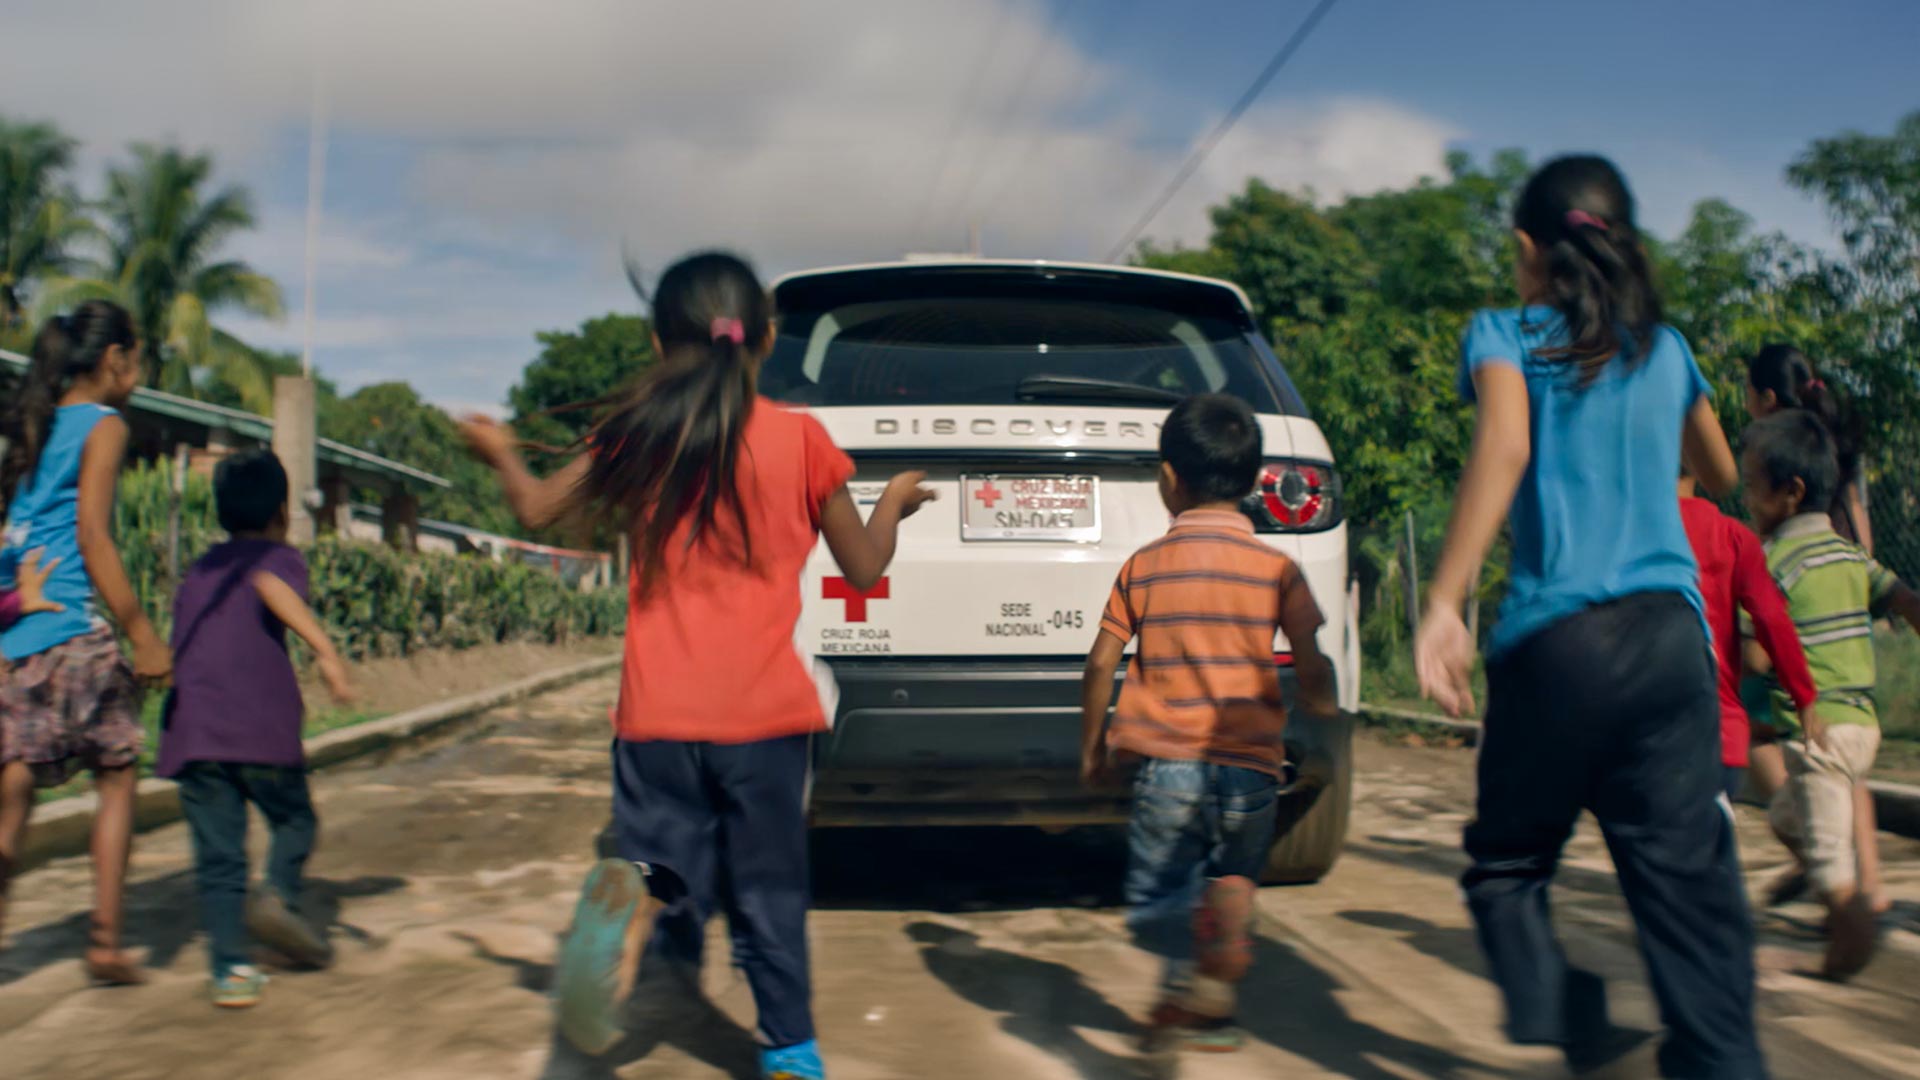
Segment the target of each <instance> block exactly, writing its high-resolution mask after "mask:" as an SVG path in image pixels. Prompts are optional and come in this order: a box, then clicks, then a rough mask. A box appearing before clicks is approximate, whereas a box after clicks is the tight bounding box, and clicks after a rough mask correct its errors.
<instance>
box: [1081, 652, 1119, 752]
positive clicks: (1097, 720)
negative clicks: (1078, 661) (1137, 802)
mask: <svg viewBox="0 0 1920 1080" xmlns="http://www.w3.org/2000/svg"><path fill="white" fill-rule="evenodd" d="M1126 648H1127V643H1126V642H1124V641H1121V640H1120V639H1119V638H1117V637H1115V636H1113V635H1112V634H1109V633H1106V632H1104V631H1103V632H1101V633H1100V635H1099V636H1098V637H1096V638H1095V639H1094V642H1093V651H1092V652H1090V653H1088V654H1087V668H1086V671H1085V672H1084V673H1082V675H1081V676H1080V779H1081V781H1082V782H1083V783H1085V784H1087V785H1088V786H1092V785H1095V784H1098V783H1099V782H1100V781H1101V780H1102V779H1103V777H1104V774H1105V771H1106V763H1107V754H1106V745H1105V744H1106V737H1107V709H1108V707H1109V706H1111V705H1112V704H1113V675H1114V672H1116V671H1119V670H1120V660H1121V657H1122V654H1123V653H1125V651H1126Z"/></svg>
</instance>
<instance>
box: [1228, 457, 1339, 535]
mask: <svg viewBox="0 0 1920 1080" xmlns="http://www.w3.org/2000/svg"><path fill="white" fill-rule="evenodd" d="M1240 509H1241V510H1242V511H1243V512H1245V514H1246V515H1247V517H1249V518H1251V519H1252V520H1253V531H1255V532H1263V533H1309V532H1323V531H1325V530H1327V529H1331V528H1333V527H1334V526H1335V525H1338V524H1340V512H1341V507H1340V476H1339V474H1338V473H1336V472H1334V471H1333V466H1331V465H1329V464H1327V463H1325V462H1321V461H1274V462H1269V463H1268V464H1267V466H1266V468H1264V469H1262V470H1261V471H1260V484H1259V486H1258V487H1256V488H1254V490H1253V494H1252V495H1249V496H1247V498H1246V499H1245V500H1244V501H1243V502H1241V504H1240Z"/></svg>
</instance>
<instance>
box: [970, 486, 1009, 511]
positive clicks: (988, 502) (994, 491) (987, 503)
mask: <svg viewBox="0 0 1920 1080" xmlns="http://www.w3.org/2000/svg"><path fill="white" fill-rule="evenodd" d="M1006 495H1007V493H1006V492H1004V491H1001V490H1000V489H999V488H997V487H994V486H993V481H992V480H985V481H982V482H981V484H980V486H979V487H978V488H976V489H975V490H974V493H973V497H974V498H976V499H979V500H980V505H981V506H984V507H986V508H987V509H989V510H991V509H993V504H994V503H997V502H999V501H1000V500H1001V499H1004V498H1006Z"/></svg>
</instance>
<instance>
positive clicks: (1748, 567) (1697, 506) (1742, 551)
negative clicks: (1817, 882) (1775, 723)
mask: <svg viewBox="0 0 1920 1080" xmlns="http://www.w3.org/2000/svg"><path fill="white" fill-rule="evenodd" d="M1680 519H1681V520H1682V521H1683V522H1685V523H1686V526H1687V540H1688V542H1690V543H1691V544H1692V545H1693V557H1694V559H1695V560H1696V561H1697V562H1699V564H1700V595H1701V597H1702V598H1704V599H1705V600H1706V603H1707V624H1708V625H1709V626H1711V627H1712V628H1713V647H1714V652H1715V653H1716V654H1717V655H1718V658H1719V661H1720V761H1721V763H1723V764H1726V765H1733V766H1745V765H1746V764H1747V744H1748V742H1749V741H1750V739H1751V737H1752V727H1751V723H1750V721H1748V719H1747V710H1746V707H1745V706H1744V705H1742V704H1741V703H1740V667H1741V663H1740V609H1741V608H1745V609H1746V611H1747V614H1748V615H1750V616H1752V618H1753V631H1754V637H1755V639H1757V640H1758V641H1759V642H1760V645H1761V647H1762V648H1764V649H1766V650H1767V655H1768V656H1769V657H1771V658H1772V659H1773V668H1774V673H1775V675H1776V676H1777V677H1778V678H1779V680H1780V685H1781V686H1782V687H1784V688H1785V689H1786V691H1787V694H1788V696H1789V697H1791V698H1793V702H1794V704H1795V705H1796V706H1803V707H1804V706H1805V705H1807V704H1808V703H1810V702H1812V701H1813V698H1814V689H1813V675H1812V673H1811V672H1809V671H1808V670H1807V657H1806V653H1804V652H1803V651H1802V650H1801V648H1800V634H1799V632H1798V631H1797V630H1795V629H1794V626H1793V616H1791V615H1789V614H1788V613H1787V600H1786V597H1784V596H1781V595H1780V586H1778V585H1776V584H1775V583H1774V580H1773V575H1772V574H1769V573H1768V572H1767V555H1766V552H1765V551H1764V550H1763V549H1762V548H1761V547H1760V538H1759V537H1757V536H1755V535H1753V530H1752V529H1749V528H1747V527H1746V526H1745V525H1742V524H1740V523H1739V522H1737V521H1735V520H1733V519H1732V518H1730V517H1728V516H1727V515H1725V514H1723V513H1721V512H1720V508H1719V507H1717V506H1715V505H1713V503H1711V502H1708V501H1707V500H1706V499H1681V500H1680Z"/></svg>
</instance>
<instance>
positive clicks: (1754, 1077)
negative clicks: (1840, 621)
mask: <svg viewBox="0 0 1920 1080" xmlns="http://www.w3.org/2000/svg"><path fill="white" fill-rule="evenodd" d="M1514 232H1515V239H1516V241H1517V247H1518V251H1519V259H1518V266H1517V270H1518V275H1517V276H1518V279H1519V280H1518V285H1519V289H1518V291H1519V293H1520V299H1521V302H1522V306H1520V307H1518V308H1512V309H1508V310H1502V311H1484V312H1481V313H1480V314H1479V315H1477V316H1476V317H1475V318H1474V320H1473V324H1472V326H1471V327H1469V328H1468V330H1467V334H1466V339H1465V342H1464V345H1463V347H1462V350H1461V390H1462V392H1463V393H1464V394H1465V396H1466V398H1467V400H1468V401H1470V402H1472V403H1473V404H1474V406H1475V408H1476V410H1477V412H1478V417H1477V419H1476V426H1475V431H1474V440H1473V449H1472V452H1471V454H1470V455H1469V457H1468V460H1467V466H1466V470H1465V473H1464V474H1463V475H1462V477H1461V480H1460V489H1459V493H1458V495H1457V496H1456V499H1455V503H1454V512H1453V520H1452V522H1451V523H1450V524H1449V526H1448V529H1447V542H1446V548H1445V551H1444V552H1443V554H1442V556H1441V559H1440V564H1439V566H1438V567H1437V568H1436V571H1435V574H1434V580H1433V585H1432V587H1431V588H1430V590H1429V592H1428V610H1427V612H1426V614H1425V616H1424V617H1423V619H1422V621H1421V626H1420V632H1419V634H1418V636H1417V639H1416V642H1415V657H1416V662H1417V665H1418V668H1419V672H1420V682H1421V687H1422V689H1423V690H1424V691H1425V692H1426V693H1427V694H1428V695H1429V696H1431V697H1433V698H1435V699H1436V700H1438V701H1439V702H1440V704H1441V705H1442V706H1443V707H1445V708H1446V709H1447V710H1448V711H1449V712H1452V713H1453V714H1454V715H1456V716H1457V715H1460V714H1461V713H1463V712H1466V711H1468V710H1471V709H1472V708H1473V706H1474V702H1473V694H1472V690H1471V687H1472V681H1471V675H1472V671H1473V664H1474V654H1475V652H1476V650H1477V643H1476V642H1475V641H1474V640H1473V638H1472V637H1471V636H1470V635H1469V634H1468V632H1467V628H1466V624H1465V621H1464V620H1463V618H1462V615H1461V608H1462V605H1463V603H1464V602H1465V601H1466V599H1467V590H1468V588H1469V585H1470V583H1471V582H1472V580H1473V579H1474V576H1475V570H1476V569H1477V568H1478V567H1479V565H1480V563H1481V562H1482V561H1483V560H1484V559H1485V558H1486V556H1487V552H1488V550H1489V548H1490V547H1491V546H1492V544H1493V540H1494V538H1495V536H1496V535H1497V534H1498V533H1499V531H1500V527H1501V525H1502V523H1510V524H1511V526H1512V538H1513V544H1512V559H1511V563H1510V567H1509V570H1510V581H1511V585H1510V588H1509V590H1508V594H1507V599H1506V603H1505V604H1504V605H1503V606H1502V607H1501V612H1500V619H1499V623H1498V625H1496V626H1495V628H1494V631H1493V635H1492V638H1491V641H1490V643H1489V647H1488V656H1487V688H1488V702H1487V712H1486V716H1485V719H1484V720H1483V722H1482V727H1481V736H1480V744H1479V746H1480V754H1479V759H1478V763H1477V774H1478V785H1479V793H1478V797H1477V800H1476V803H1475V808H1474V819H1473V821H1472V822H1471V823H1469V824H1468V826H1467V828H1466V835H1465V845H1464V846H1465V848H1466V852H1467V855H1468V857H1469V859H1470V860H1471V864H1470V866H1469V867H1468V869H1467V871H1466V873H1465V874H1464V875H1463V876H1462V878H1461V885H1462V888H1463V890H1464V892H1465V894H1466V898H1467V906H1468V908H1469V910H1470V911H1471V912H1472V914H1473V918H1474V922H1475V924H1476V926H1477V928H1478V938H1479V941H1480V944H1481V946H1482V948H1483V949H1484V950H1485V952H1486V954H1487V961H1488V967H1489V968H1490V970H1491V971H1492V974H1493V977H1494V981H1495V982H1496V983H1498V984H1499V986H1500V989H1501V992H1502V995H1503V996H1504V998H1505V1000H1506V1005H1507V1033H1508V1035H1509V1036H1510V1037H1511V1038H1512V1039H1513V1040H1514V1041H1516V1042H1520V1043H1528V1044H1540V1045H1551V1046H1557V1047H1560V1048H1561V1049H1562V1050H1563V1051H1564V1052H1565V1054H1566V1057H1567V1063H1568V1064H1569V1065H1570V1066H1571V1067H1572V1069H1573V1071H1574V1072H1575V1073H1584V1072H1588V1071H1592V1070H1595V1069H1598V1068H1601V1067H1603V1066H1606V1065H1609V1064H1612V1063H1614V1062H1615V1061H1616V1060H1618V1059H1619V1058H1620V1057H1622V1056H1623V1055H1624V1054H1626V1053H1628V1052H1631V1050H1632V1049H1633V1047H1634V1046H1635V1045H1636V1038H1635V1033H1632V1032H1627V1031H1623V1030H1621V1029H1619V1028H1616V1027H1614V1026H1613V1025H1612V1024H1611V1022H1610V1021H1609V1020H1608V1019H1607V1007H1606V983H1605V981H1604V980H1603V979H1602V978H1601V977H1600V976H1598V975H1595V974H1592V973H1589V972H1583V971H1579V970H1576V969H1574V968H1572V967H1571V966H1569V964H1568V963H1567V957H1566V954H1565V953H1564V952H1563V951H1562V950H1561V949H1560V947H1559V944H1558V943H1557V942H1556V941H1555V940H1554V932H1553V924H1552V919H1551V916H1550V913H1549V907H1548V903H1547V890H1548V886H1549V885H1550V884H1551V882H1552V880H1553V876H1554V872H1555V870H1556V869H1557V867H1558V865H1559V860H1560V851H1561V847H1562V846H1563V845H1564V844H1565V843H1566V840H1567V838H1568V836H1569V835H1570V834H1571V833H1572V831H1573V827H1574V823H1575V822H1576V821H1577V820H1578V819H1579V817H1580V815H1581V814H1582V813H1583V812H1591V813H1592V814H1593V816H1594V817H1595V818H1597V819H1598V820H1599V823H1600V828H1601V831H1602V832H1603V833H1605V835H1606V839H1607V845H1608V847H1609V849H1610V850H1611V852H1612V854H1613V859H1614V865H1615V866H1616V867H1617V869H1618V871H1619V874H1620V885H1621V891H1622V892H1623V893H1624V894H1625V895H1626V899H1627V904H1628V908H1629V910H1631V912H1632V913H1633V916H1634V921H1635V924H1636V927H1637V929H1638V930H1639V931H1640V936H1641V951H1642V954H1643V955H1644V956H1645V958H1646V968H1647V974H1648V977H1649V979H1650V980H1651V982H1652V983H1653V990H1654V995H1655V996H1656V997H1657V998H1658V999H1659V1003H1660V1015H1661V1017H1662V1018H1663V1019H1664V1020H1665V1021H1666V1023H1667V1026H1668V1031H1667V1035H1666V1039H1665V1041H1664V1042H1663V1044H1662V1045H1661V1048H1660V1067H1659V1073H1660V1075H1662V1076H1690V1077H1703V1078H1704V1077H1714V1078H1726V1080H1734V1078H1739V1080H1763V1078H1764V1077H1765V1076H1766V1064H1765V1062H1764V1060H1763V1059H1762V1057H1761V1053H1760V1046H1759V1041H1758V1039H1757V1037H1756V1034H1755V1030H1754V1023H1753V927H1752V923H1751V921H1750V916H1749V914H1748V910H1747V899H1746V891H1745V886H1744V883H1743V881H1742V880H1741V877H1740V867H1739V861H1738V852H1737V850H1736V849H1735V846H1734V839H1733V830H1732V827H1731V821H1730V819H1729V816H1728V814H1727V812H1726V809H1725V804H1724V797H1723V796H1722V795H1721V791H1720V788H1721V774H1720V741H1719V720H1720V708H1719V690H1718V686H1717V682H1716V665H1715V662H1714V660H1713V657H1712V652H1711V644H1710V638H1709V636H1708V629H1707V626H1706V622H1705V619H1704V617H1703V615H1702V608H1703V604H1702V603H1701V599H1700V589H1699V580H1698V579H1699V569H1698V567H1697V566H1696V564H1695V562H1694V558H1693V552H1692V547H1691V545H1690V544H1689V543H1688V542H1687V535H1686V527H1685V525H1684V523H1683V521H1682V519H1681V516H1680V507H1679V503H1678V500H1676V499H1675V498H1674V497H1673V482H1674V477H1675V476H1676V475H1678V473H1679V470H1680V464H1681V461H1682V459H1683V457H1684V459H1685V460H1686V462H1687V465H1688V470H1689V472H1691V474H1692V475H1693V476H1694V477H1695V478H1696V479H1697V480H1698V482H1699V483H1700V484H1701V485H1703V486H1704V487H1706V488H1707V489H1708V490H1710V491H1712V492H1714V493H1715V494H1725V493H1727V492H1728V491H1730V490H1731V489H1732V487H1733V485H1734V484H1735V483H1736V482H1737V479H1738V472H1737V469H1736V468H1735V465H1734V460H1733V453H1732V451H1731V450H1729V449H1728V447H1727V440H1726V436H1725V435H1724V434H1722V433H1721V430H1720V423H1719V420H1718V419H1717V418H1716V416H1715V414H1714V411H1713V403H1712V400H1711V397H1710V395H1709V393H1708V388H1707V383H1706V380H1705V379H1704V378H1703V377H1702V376H1701V374H1700V369H1699V368H1698V366H1697V365H1695V363H1694V360H1693V354H1692V352H1691V351H1690V350H1689V349H1688V348H1687V344H1686V342H1685V341H1684V340H1683V339H1682V338H1681V337H1680V335H1679V334H1678V333H1676V332H1674V331H1673V330H1672V329H1671V328H1670V327H1667V326H1666V325H1664V324H1663V323H1662V321H1661V304H1660V296H1659V293H1658V291H1657V290H1656V289H1655V288H1654V283H1653V276H1652V273H1651V270H1650V268H1649V266H1648V258H1647V253H1646V250H1645V247H1644V245H1643V244H1642V242H1641V239H1640V235H1639V230H1638V228H1637V227H1636V226H1635V224H1634V213H1633V197H1632V195H1631V194H1630V193H1629V192H1628V191H1627V187H1626V181H1625V180H1623V179H1622V178H1621V176H1620V174H1619V172H1618V170H1616V169H1615V168H1614V167H1613V165H1612V164H1611V163H1610V162H1608V161H1606V160H1605V159H1602V158H1597V157H1592V156H1576V157H1566V158H1559V159H1557V160H1554V161H1551V162H1548V163H1547V164H1546V165H1544V166H1542V167H1541V168H1540V170H1539V171H1538V172H1536V173H1535V174H1534V175H1533V177H1532V178H1531V179H1530V180H1529V181H1528V182H1527V185H1526V188H1525V189H1524V190H1523V191H1522V192H1521V194H1520V197H1519V199H1518V200H1517V202H1516V204H1515V208H1514Z"/></svg>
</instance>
